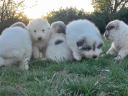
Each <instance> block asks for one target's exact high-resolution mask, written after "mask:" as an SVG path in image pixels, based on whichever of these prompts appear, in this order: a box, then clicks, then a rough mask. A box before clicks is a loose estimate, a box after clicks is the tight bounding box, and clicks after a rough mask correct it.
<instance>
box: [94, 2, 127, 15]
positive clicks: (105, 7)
mask: <svg viewBox="0 0 128 96" xmlns="http://www.w3.org/2000/svg"><path fill="white" fill-rule="evenodd" d="M92 4H93V5H94V8H95V10H96V11H97V10H98V11H102V12H103V11H106V12H108V13H110V14H112V13H116V12H117V11H119V10H122V9H124V8H126V7H128V0H93V2H92Z"/></svg>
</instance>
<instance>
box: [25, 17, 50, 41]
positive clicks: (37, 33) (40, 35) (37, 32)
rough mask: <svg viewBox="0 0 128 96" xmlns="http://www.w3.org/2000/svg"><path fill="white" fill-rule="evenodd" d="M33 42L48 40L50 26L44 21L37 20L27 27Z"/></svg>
mask: <svg viewBox="0 0 128 96" xmlns="http://www.w3.org/2000/svg"><path fill="white" fill-rule="evenodd" d="M27 29H28V30H29V31H30V35H31V37H32V40H34V41H42V40H45V39H47V38H48V36H49V34H50V24H49V23H48V22H47V21H46V20H43V19H35V20H33V21H32V22H30V23H29V24H28V25H27Z"/></svg>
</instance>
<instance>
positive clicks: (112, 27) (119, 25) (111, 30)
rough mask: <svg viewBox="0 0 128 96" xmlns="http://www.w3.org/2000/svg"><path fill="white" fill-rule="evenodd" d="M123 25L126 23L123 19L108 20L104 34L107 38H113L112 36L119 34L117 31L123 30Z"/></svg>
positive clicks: (115, 36)
mask: <svg viewBox="0 0 128 96" xmlns="http://www.w3.org/2000/svg"><path fill="white" fill-rule="evenodd" d="M124 26H126V24H125V23H124V22H123V21H120V20H114V21H110V22H109V23H108V24H107V26H106V30H105V33H104V36H105V37H106V39H109V40H113V39H114V38H117V35H119V33H120V32H122V31H123V30H124Z"/></svg>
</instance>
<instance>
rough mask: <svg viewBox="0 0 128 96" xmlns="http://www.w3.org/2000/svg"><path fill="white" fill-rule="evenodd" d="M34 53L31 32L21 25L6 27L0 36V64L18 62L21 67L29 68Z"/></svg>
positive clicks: (5, 64)
mask: <svg viewBox="0 0 128 96" xmlns="http://www.w3.org/2000/svg"><path fill="white" fill-rule="evenodd" d="M31 54H32V43H31V39H30V35H29V32H28V31H27V30H26V29H24V28H21V27H16V26H15V27H14V26H13V27H12V26H11V27H9V28H6V29H5V30H4V31H3V32H2V35H1V36H0V66H7V65H12V64H18V65H19V67H20V68H21V69H23V70H24V69H25V70H27V69H28V68H29V66H28V61H29V60H30V58H31Z"/></svg>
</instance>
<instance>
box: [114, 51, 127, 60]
mask: <svg viewBox="0 0 128 96" xmlns="http://www.w3.org/2000/svg"><path fill="white" fill-rule="evenodd" d="M127 55H128V50H126V49H121V50H120V51H119V53H118V55H117V57H115V60H123V59H124V58H125V57H126V56H127Z"/></svg>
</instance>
